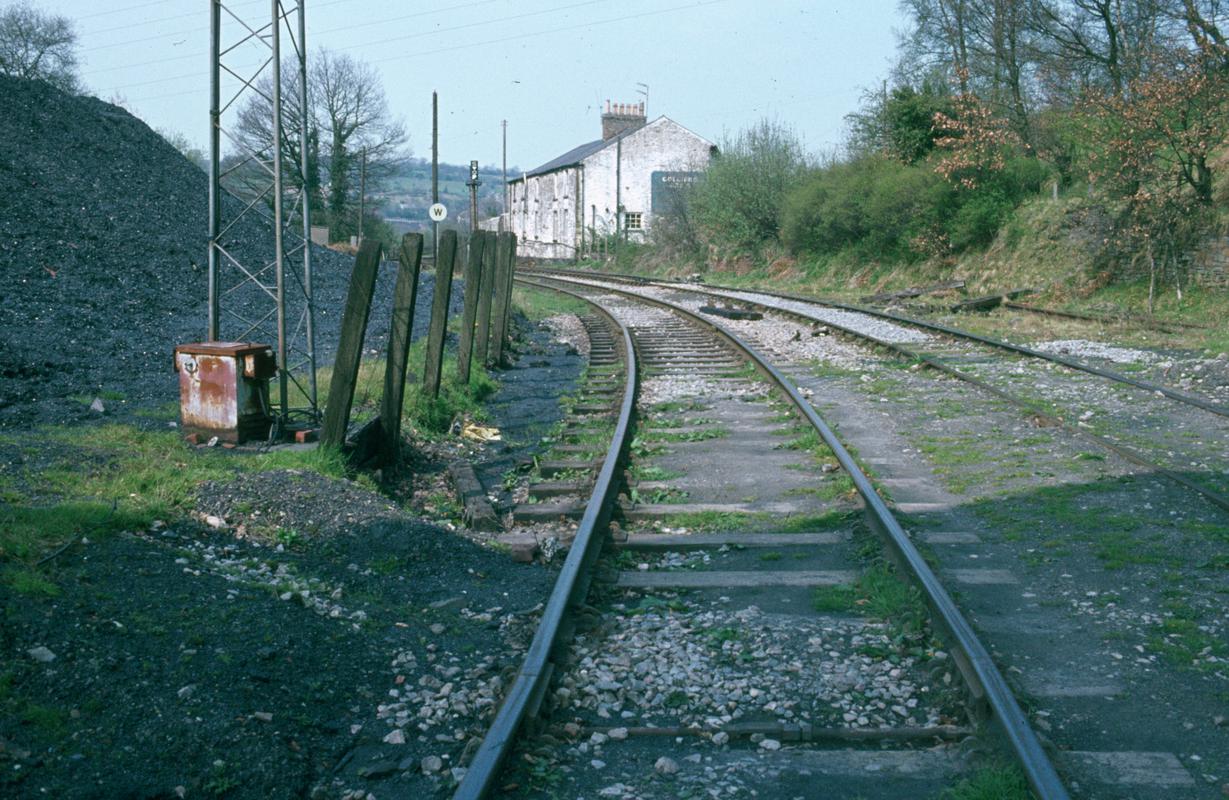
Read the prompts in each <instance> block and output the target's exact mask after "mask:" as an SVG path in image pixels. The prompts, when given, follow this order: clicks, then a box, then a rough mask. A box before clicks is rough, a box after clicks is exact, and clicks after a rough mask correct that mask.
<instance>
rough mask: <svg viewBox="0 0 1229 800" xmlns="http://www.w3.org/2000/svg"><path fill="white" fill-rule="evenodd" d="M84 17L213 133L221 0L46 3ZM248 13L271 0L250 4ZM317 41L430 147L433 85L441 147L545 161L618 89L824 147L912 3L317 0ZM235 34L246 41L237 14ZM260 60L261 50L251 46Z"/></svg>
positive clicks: (152, 96)
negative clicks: (368, 81) (215, 18)
mask: <svg viewBox="0 0 1229 800" xmlns="http://www.w3.org/2000/svg"><path fill="white" fill-rule="evenodd" d="M37 5H38V6H40V7H41V8H44V9H46V10H49V11H53V12H56V13H60V14H63V15H65V16H67V17H70V18H72V19H73V20H75V22H76V26H77V32H78V35H79V37H80V45H81V47H80V57H81V61H82V75H83V78H84V80H85V83H86V84H87V86H89V87H90V89H91V90H93V91H94V92H95V93H96V94H98V95H99V96H101V97H103V98H110V97H111V96H112V95H113V94H116V93H118V94H120V95H122V96H123V97H124V98H126V100H127V104H128V107H129V108H131V109H132V110H133V111H134V113H136V114H137V115H138V116H140V117H141V118H142V119H144V120H145V121H146V122H148V123H149V124H150V125H152V126H154V127H156V128H169V129H172V130H176V131H180V132H182V133H184V134H186V135H187V136H188V137H189V138H190V139H192V140H193V141H195V142H197V143H199V144H203V143H204V142H205V136H206V130H207V126H208V56H207V52H208V44H209V38H208V23H209V17H208V3H207V2H206V1H205V0H160V1H159V2H150V0H107V2H98V0H38V3H37ZM231 7H232V8H233V9H234V10H235V12H236V13H237V14H238V15H239V16H240V17H241V18H243V19H244V20H245V21H251V22H258V21H263V20H265V19H268V16H269V13H270V12H269V10H268V9H269V3H268V0H235V2H234V3H232V4H231ZM307 22H308V33H307V38H308V44H309V50H310V48H311V47H314V46H324V47H328V48H331V49H334V50H339V51H344V52H347V53H350V54H352V55H354V56H356V57H358V58H362V59H365V60H367V61H368V62H370V63H372V64H374V65H375V66H377V67H378V68H379V69H380V71H381V73H382V74H383V76H384V86H385V91H386V93H387V95H388V100H389V104H390V106H391V108H392V110H393V112H394V113H395V114H397V115H399V116H400V117H402V118H403V119H404V121H405V123H406V127H407V129H408V131H409V133H410V145H411V148H412V150H413V152H414V154H415V155H418V156H429V155H430V138H431V112H430V108H431V91H432V90H433V89H434V90H437V91H439V93H440V110H441V125H440V157H441V159H442V160H444V161H447V162H451V163H464V162H467V161H468V160H469V159H471V158H477V159H479V160H480V161H482V162H483V163H484V164H495V163H498V162H499V159H500V120H502V119H507V120H508V163H509V165H510V166H511V165H519V166H521V167H525V168H529V167H533V166H535V165H537V164H539V163H541V162H544V161H547V160H549V159H550V158H552V157H554V156H556V155H558V154H560V153H562V152H564V151H566V150H568V149H570V148H572V147H574V146H575V145H577V144H581V143H583V142H586V141H590V140H592V139H595V138H597V137H598V135H599V134H600V128H599V121H598V114H599V108H600V106H601V105H602V104H603V103H604V101H605V100H606V99H607V98H609V99H612V100H615V101H616V102H620V101H621V102H635V101H638V100H639V99H640V96H639V95H637V94H636V89H637V86H636V84H637V83H638V82H643V83H647V84H648V85H649V107H648V111H649V117H650V118H652V117H656V116H658V115H661V114H666V115H668V116H670V117H671V118H672V119H675V120H676V121H678V122H679V123H681V124H683V125H685V126H687V127H688V128H690V129H692V130H694V131H695V132H697V133H699V134H701V135H703V136H706V137H708V138H710V139H713V140H715V141H716V140H719V139H720V138H721V137H722V135H723V134H724V133H733V132H736V131H738V130H739V129H741V128H744V127H747V126H749V125H751V124H753V123H754V122H756V121H757V120H758V119H760V118H761V117H765V116H766V117H770V118H773V119H776V120H779V121H780V122H783V123H785V124H787V125H790V126H792V127H793V128H794V129H795V130H796V131H797V132H798V134H799V135H800V136H801V137H802V139H803V140H804V142H805V143H806V145H807V147H808V149H810V150H811V151H812V152H816V153H818V152H821V151H825V150H829V149H831V148H832V147H834V146H836V145H838V144H839V143H840V141H841V139H842V133H843V130H844V119H843V118H844V116H845V114H847V113H849V112H850V111H853V110H854V109H856V107H857V104H858V99H859V97H860V96H861V93H862V91H863V89H865V88H867V87H877V86H878V85H879V84H880V81H881V80H882V79H883V77H884V76H885V75H886V74H887V71H888V68H889V65H890V62H891V59H892V54H893V50H894V46H895V31H896V30H897V29H899V28H900V27H902V25H903V22H902V19H901V17H900V16H899V13H898V10H897V5H896V2H895V0H864V1H863V2H855V1H852V0H833V1H832V2H805V0H758V1H757V0H618V1H617V2H614V1H612V0H589V1H588V2H583V1H581V0H422V1H421V2H412V3H411V2H389V1H388V0H308V8H307ZM226 30H227V33H226V34H224V37H223V38H224V40H225V41H232V40H233V37H234V36H235V33H234V31H237V30H238V28H237V27H236V26H234V25H233V24H231V25H230V26H229V27H228V28H227V29H226ZM248 61H249V62H250V63H252V64H255V63H257V62H258V57H256V56H250V57H249V58H248Z"/></svg>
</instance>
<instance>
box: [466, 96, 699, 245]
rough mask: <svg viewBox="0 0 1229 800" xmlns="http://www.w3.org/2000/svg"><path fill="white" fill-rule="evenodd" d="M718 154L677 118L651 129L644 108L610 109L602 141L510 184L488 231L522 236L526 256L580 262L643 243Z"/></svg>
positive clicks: (519, 238) (657, 122)
mask: <svg viewBox="0 0 1229 800" xmlns="http://www.w3.org/2000/svg"><path fill="white" fill-rule="evenodd" d="M715 151H716V147H715V146H714V145H713V143H712V142H710V141H709V140H707V139H705V138H704V137H702V136H697V135H696V134H694V133H692V132H691V131H689V130H687V129H686V128H684V127H683V126H682V125H679V124H678V123H677V122H675V121H674V120H672V119H670V118H669V117H658V118H657V119H655V120H653V121H652V122H647V121H646V118H645V113H644V103H639V104H634V105H631V104H615V105H613V106H612V105H611V103H610V102H609V101H607V103H606V111H605V113H603V114H602V138H601V139H598V140H596V141H593V142H589V143H588V144H582V145H581V146H580V147H577V148H574V149H572V150H569V151H568V152H566V153H564V154H563V155H561V156H559V157H558V158H555V159H552V160H550V161H548V162H546V163H545V164H543V165H542V166H540V167H538V168H537V169H534V170H531V171H530V172H527V173H525V174H524V175H522V176H521V177H519V178H515V179H513V180H510V181H508V186H507V187H506V189H505V191H506V192H507V195H506V199H507V203H506V205H505V208H507V212H505V213H504V214H503V215H502V216H501V217H495V218H493V219H490V220H487V221H486V222H484V223H483V227H484V228H502V229H503V230H510V231H512V232H513V233H515V234H516V236H517V249H518V252H519V254H520V255H522V256H528V257H531V258H549V259H573V258H576V257H577V255H578V254H582V253H588V252H592V251H594V250H600V248H601V243H602V240H603V239H609V238H611V237H627V238H628V239H635V240H643V239H645V238H646V237H647V236H648V235H649V233H650V232H651V231H652V228H653V215H654V214H657V213H662V212H664V211H669V210H670V208H671V206H672V203H673V202H674V195H673V192H674V191H675V190H676V189H677V188H678V187H679V186H680V185H682V184H686V183H688V182H690V181H694V180H695V179H696V177H697V176H698V175H699V173H700V172H702V171H703V170H704V169H705V168H706V167H707V166H708V162H709V159H710V158H711V157H712V155H713V153H714V152H715Z"/></svg>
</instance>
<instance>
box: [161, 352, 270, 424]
mask: <svg viewBox="0 0 1229 800" xmlns="http://www.w3.org/2000/svg"><path fill="white" fill-rule="evenodd" d="M175 371H176V372H178V373H179V410H180V416H181V424H182V426H183V431H184V433H185V434H189V435H190V434H198V435H200V436H206V437H214V436H216V437H218V439H219V441H223V442H234V443H236V444H238V443H241V442H245V441H251V440H263V439H266V438H267V437H268V435H269V426H270V425H271V424H272V419H271V418H270V416H269V379H270V378H272V377H273V376H274V375H276V374H277V357H276V356H275V355H274V354H273V350H272V348H270V347H268V346H267V345H263V344H253V343H250V342H196V343H193V344H181V345H179V346H178V347H176V348H175Z"/></svg>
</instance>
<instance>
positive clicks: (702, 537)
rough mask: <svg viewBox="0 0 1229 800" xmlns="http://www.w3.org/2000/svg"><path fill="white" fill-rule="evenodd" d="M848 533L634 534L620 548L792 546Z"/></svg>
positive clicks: (844, 538) (835, 540)
mask: <svg viewBox="0 0 1229 800" xmlns="http://www.w3.org/2000/svg"><path fill="white" fill-rule="evenodd" d="M849 538H850V535H849V534H848V533H690V534H673V533H632V534H629V535H628V537H627V541H626V542H620V543H619V547H622V548H624V549H627V550H678V551H682V550H700V549H707V548H710V547H721V546H723V545H728V546H730V547H789V546H794V545H833V544H841V543H844V542H848V541H849Z"/></svg>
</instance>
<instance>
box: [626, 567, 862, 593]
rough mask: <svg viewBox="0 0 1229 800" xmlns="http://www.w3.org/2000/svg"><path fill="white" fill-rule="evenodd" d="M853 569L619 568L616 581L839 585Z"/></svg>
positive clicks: (635, 584) (654, 585) (679, 585)
mask: <svg viewBox="0 0 1229 800" xmlns="http://www.w3.org/2000/svg"><path fill="white" fill-rule="evenodd" d="M857 577H858V574H857V573H856V572H854V571H852V570H799V571H796V572H794V571H781V572H778V571H768V570H764V571H762V572H750V571H748V572H718V571H712V572H695V571H691V570H676V571H666V572H652V571H647V572H620V573H619V580H618V585H619V586H622V587H626V588H644V589H666V588H669V589H689V588H696V589H702V588H726V587H731V588H738V587H744V586H840V585H843V584H848V583H853V582H854V581H855V580H857Z"/></svg>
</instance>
